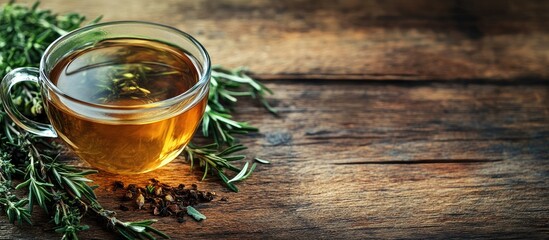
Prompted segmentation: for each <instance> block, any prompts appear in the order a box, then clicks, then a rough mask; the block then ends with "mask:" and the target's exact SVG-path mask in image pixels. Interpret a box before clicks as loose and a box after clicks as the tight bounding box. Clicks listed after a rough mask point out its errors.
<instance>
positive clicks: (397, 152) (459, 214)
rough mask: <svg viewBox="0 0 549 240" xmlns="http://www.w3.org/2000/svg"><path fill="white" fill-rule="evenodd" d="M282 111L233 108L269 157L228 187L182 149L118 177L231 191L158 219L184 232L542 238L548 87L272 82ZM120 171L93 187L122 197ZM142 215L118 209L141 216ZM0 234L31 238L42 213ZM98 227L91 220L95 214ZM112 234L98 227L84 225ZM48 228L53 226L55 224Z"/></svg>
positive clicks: (97, 234) (101, 235) (548, 226)
mask: <svg viewBox="0 0 549 240" xmlns="http://www.w3.org/2000/svg"><path fill="white" fill-rule="evenodd" d="M268 86H269V87H271V88H272V89H273V90H274V91H275V92H276V93H277V94H276V95H275V96H273V99H272V102H273V103H274V105H275V106H276V107H277V108H278V109H280V110H281V117H279V118H276V117H272V116H270V115H269V114H268V113H265V112H264V111H263V110H262V109H260V108H258V107H257V106H256V105H255V104H253V103H249V102H245V103H243V104H244V105H243V106H241V107H239V114H238V116H237V117H238V118H239V119H249V120H251V123H253V124H255V125H257V126H259V127H260V128H261V129H262V132H261V133H259V134H256V135H253V136H251V137H247V138H245V140H244V142H245V143H246V144H247V145H248V146H250V147H251V148H250V149H249V150H248V154H249V156H251V157H254V156H257V157H262V158H267V159H270V160H271V162H272V164H271V165H260V166H259V167H258V169H257V172H256V173H255V174H254V175H253V176H252V177H251V178H250V179H249V180H246V181H245V182H243V183H240V184H239V187H240V189H241V192H240V193H236V194H235V193H230V192H227V191H225V190H224V189H223V187H221V186H220V185H219V184H218V182H216V181H211V180H208V181H205V182H198V178H199V177H200V176H199V174H198V173H196V174H193V173H190V172H189V167H188V165H187V164H185V163H184V162H183V160H178V161H176V162H173V163H170V164H168V165H167V166H166V167H164V168H162V169H160V170H158V171H154V172H151V173H147V174H143V175H138V176H125V177H121V178H123V179H124V182H126V183H141V184H145V183H146V181H147V179H148V178H151V177H156V178H158V179H160V180H161V181H165V182H167V183H171V184H176V183H181V182H182V183H186V184H191V183H195V182H197V183H198V185H199V187H200V188H203V189H207V190H210V191H216V192H217V193H218V194H219V195H220V196H225V197H228V198H229V201H228V202H222V201H219V198H218V199H217V200H215V201H214V202H212V203H208V204H204V205H201V206H198V209H199V210H200V211H201V212H203V213H204V214H206V215H207V216H208V219H207V220H205V221H203V222H200V223H197V222H194V221H192V220H188V221H187V222H185V223H182V224H179V223H176V221H175V219H173V218H162V219H160V222H159V223H157V226H158V227H159V228H160V229H163V230H165V231H167V232H169V233H170V235H172V236H175V238H176V239H183V238H199V239H205V238H228V239H243V238H246V239H250V238H252V239H265V238H269V239H270V238H277V239H288V238H338V239H363V238H421V239H424V238H436V239H447V238H465V239H471V238H547V237H549V214H548V213H549V200H548V199H549V164H548V163H549V147H548V145H547V143H548V142H549V106H548V105H547V103H548V102H549V86H547V85H546V84H534V85H521V84H499V85H493V84H467V83H453V84H448V83H445V84H442V83H436V82H429V83H407V84H406V83H402V82H400V83H391V82H390V81H389V82H383V83H376V82H370V83H367V82H349V81H339V82H307V81H285V82H284V81H279V82H273V83H269V84H268ZM118 178H120V176H113V175H109V174H103V173H102V174H99V175H97V176H95V177H94V180H95V181H96V183H98V184H99V185H101V187H100V188H99V189H98V191H97V193H98V195H99V198H100V200H101V202H102V203H103V204H104V206H106V207H108V208H113V209H115V208H117V207H118V205H119V204H120V203H121V201H120V197H121V195H122V192H120V191H118V192H112V190H111V188H110V187H109V185H110V184H111V183H112V181H113V179H118ZM144 217H149V216H147V215H142V213H139V212H134V211H129V212H120V218H122V219H126V220H130V219H133V220H137V219H142V218H144ZM1 222H2V224H1V226H2V228H0V233H1V234H2V235H4V236H5V234H8V236H13V238H33V237H36V236H38V235H36V234H39V235H40V236H42V234H43V233H42V231H43V229H44V228H46V227H47V226H48V225H47V224H44V223H43V221H40V220H38V221H36V222H38V223H40V224H41V225H39V226H36V227H33V228H32V229H31V230H30V231H29V230H27V229H28V228H27V227H23V228H16V227H12V226H10V225H8V224H6V222H5V218H1ZM91 224H92V226H93V227H94V229H97V225H96V224H95V223H93V222H92V223H91ZM82 235H83V236H84V237H85V238H90V239H92V238H93V239H108V237H109V235H108V234H107V233H105V232H104V231H99V230H93V231H88V232H85V233H83V234H82ZM43 236H49V237H55V235H53V234H51V233H47V234H44V235H43Z"/></svg>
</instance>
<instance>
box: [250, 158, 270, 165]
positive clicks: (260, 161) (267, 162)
mask: <svg viewBox="0 0 549 240" xmlns="http://www.w3.org/2000/svg"><path fill="white" fill-rule="evenodd" d="M254 160H255V161H256V162H258V163H262V164H271V162H269V161H267V160H265V159H261V158H254Z"/></svg>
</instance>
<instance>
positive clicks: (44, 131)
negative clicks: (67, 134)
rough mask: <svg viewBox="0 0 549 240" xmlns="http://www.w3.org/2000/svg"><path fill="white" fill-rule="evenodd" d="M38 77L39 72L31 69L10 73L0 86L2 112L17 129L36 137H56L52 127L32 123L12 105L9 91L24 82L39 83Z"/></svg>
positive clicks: (18, 69)
mask: <svg viewBox="0 0 549 240" xmlns="http://www.w3.org/2000/svg"><path fill="white" fill-rule="evenodd" d="M39 76H40V73H39V70H38V69H37V68H32V67H25V68H17V69H14V70H12V71H10V72H9V73H8V74H7V75H6V76H5V77H4V79H3V80H2V83H1V84H0V88H1V89H0V100H1V101H2V104H3V105H4V110H5V111H6V113H7V114H8V116H10V118H11V120H13V122H15V124H17V125H18V126H19V127H21V128H23V129H25V130H26V131H28V132H30V133H34V134H36V135H38V136H42V137H57V133H56V132H55V130H54V129H53V126H52V125H50V124H44V123H39V122H36V121H33V120H31V119H28V118H27V117H25V116H24V115H23V114H21V113H20V112H19V111H18V110H17V107H16V106H15V104H14V103H13V100H12V99H11V96H10V92H11V89H12V88H13V86H15V84H17V83H20V82H25V81H28V82H34V83H39V82H38V77H39Z"/></svg>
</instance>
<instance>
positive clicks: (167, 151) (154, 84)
mask: <svg viewBox="0 0 549 240" xmlns="http://www.w3.org/2000/svg"><path fill="white" fill-rule="evenodd" d="M49 77H50V79H51V81H52V82H53V83H54V84H55V85H56V86H57V88H59V90H61V91H62V92H63V93H64V94H65V95H67V96H68V97H71V98H73V99H77V100H80V101H82V102H84V104H83V105H75V104H65V103H64V102H63V101H62V99H61V98H55V97H54V98H52V99H51V100H50V101H47V103H46V107H47V112H48V114H49V117H50V120H51V123H52V125H53V126H54V128H55V130H56V131H57V133H58V134H59V136H60V137H61V138H63V139H64V140H65V142H67V143H68V145H69V146H70V147H71V148H72V149H73V150H74V151H75V153H76V154H77V155H78V156H80V157H81V158H82V159H83V160H85V161H87V162H88V163H90V164H91V165H92V166H94V167H97V168H99V169H103V170H106V171H109V172H114V173H125V174H132V173H142V172H147V171H150V170H153V169H155V168H157V167H159V166H162V165H164V164H166V163H168V162H169V161H171V160H172V159H174V158H175V157H177V155H179V153H180V152H181V151H182V149H183V147H184V146H185V145H186V144H187V143H188V142H189V140H190V139H191V137H192V135H193V132H194V131H195V129H196V127H197V125H198V124H199V122H200V119H201V117H202V114H203V112H204V107H205V105H206V100H207V96H205V97H203V99H200V100H199V101H198V102H197V103H196V104H195V105H194V106H192V107H190V108H189V109H188V110H186V111H184V112H181V113H176V114H168V113H166V116H165V117H164V116H153V117H151V116H146V117H145V118H144V119H154V120H145V121H135V120H132V121H125V120H129V119H139V118H138V117H139V116H135V115H131V114H130V115H128V116H127V117H128V119H124V117H121V118H120V119H115V121H105V120H97V119H99V118H97V119H96V118H95V117H94V116H90V115H88V114H83V112H85V109H84V108H85V106H84V105H85V104H93V105H101V106H103V107H106V108H113V109H116V108H120V107H122V108H128V109H131V108H133V107H136V108H137V107H142V106H145V105H146V106H152V105H154V103H157V102H160V101H163V100H166V99H171V98H173V97H176V96H178V95H180V94H182V93H184V92H185V91H187V90H189V89H190V88H191V87H192V86H193V85H195V84H196V83H197V81H198V80H199V74H198V71H197V68H196V66H195V65H194V64H193V61H192V60H191V59H190V58H189V57H188V56H187V55H186V54H185V52H184V51H183V50H181V49H179V48H177V47H174V46H171V45H168V44H164V43H161V42H156V41H151V40H142V39H130V38H125V39H107V40H103V41H101V42H98V43H96V44H95V45H94V46H93V47H91V48H88V49H85V50H81V51H77V52H74V53H72V54H70V55H69V56H67V57H65V58H64V59H62V60H61V61H59V62H58V63H57V64H56V65H55V67H54V68H53V70H52V71H51V72H50V76H49ZM205 95H207V94H205ZM147 104H148V105H147ZM79 108H82V109H79ZM136 114H139V113H136Z"/></svg>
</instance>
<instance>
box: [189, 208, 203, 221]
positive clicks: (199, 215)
mask: <svg viewBox="0 0 549 240" xmlns="http://www.w3.org/2000/svg"><path fill="white" fill-rule="evenodd" d="M187 214H189V216H191V217H193V218H194V220H196V221H202V220H205V219H206V216H205V215H204V214H202V213H200V212H199V211H198V210H196V209H195V208H193V207H191V206H187Z"/></svg>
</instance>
